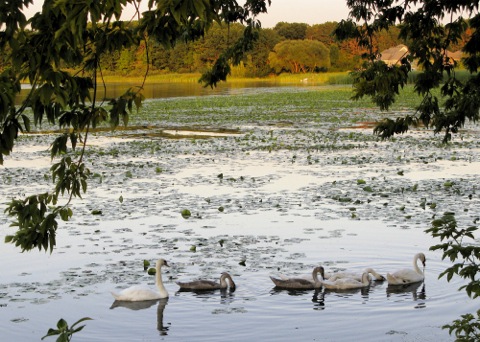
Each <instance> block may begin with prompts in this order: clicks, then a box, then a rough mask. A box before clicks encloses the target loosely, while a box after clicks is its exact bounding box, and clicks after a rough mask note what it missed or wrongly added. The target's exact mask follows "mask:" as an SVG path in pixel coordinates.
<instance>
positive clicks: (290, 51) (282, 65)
mask: <svg viewBox="0 0 480 342" xmlns="http://www.w3.org/2000/svg"><path fill="white" fill-rule="evenodd" d="M268 59H269V61H270V66H271V67H272V68H274V69H275V71H276V72H277V73H280V72H282V71H288V72H292V73H299V72H307V71H310V72H314V71H317V70H319V69H323V70H326V69H327V68H329V67H330V50H329V49H328V48H327V47H326V46H325V45H324V44H323V43H321V42H319V41H316V40H284V41H282V42H280V43H278V44H277V45H275V47H274V48H273V51H272V52H271V53H270V54H269V57H268Z"/></svg>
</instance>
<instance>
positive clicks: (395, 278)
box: [387, 253, 427, 285]
mask: <svg viewBox="0 0 480 342" xmlns="http://www.w3.org/2000/svg"><path fill="white" fill-rule="evenodd" d="M418 260H420V261H421V262H422V264H423V268H424V269H425V264H426V261H427V259H426V258H425V254H423V253H417V254H415V256H414V257H413V270H412V269H409V268H406V269H403V270H399V271H396V272H394V273H387V281H388V284H389V285H405V284H411V283H416V282H419V281H423V280H424V279H425V274H424V271H422V270H420V268H419V267H418V265H417V261H418Z"/></svg>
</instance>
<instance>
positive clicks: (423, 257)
mask: <svg viewBox="0 0 480 342" xmlns="http://www.w3.org/2000/svg"><path fill="white" fill-rule="evenodd" d="M418 258H419V259H420V261H421V262H422V265H423V267H425V266H426V265H427V258H426V257H425V254H423V253H418Z"/></svg>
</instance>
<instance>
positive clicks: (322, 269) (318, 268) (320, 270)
mask: <svg viewBox="0 0 480 342" xmlns="http://www.w3.org/2000/svg"><path fill="white" fill-rule="evenodd" d="M313 273H314V274H315V275H316V274H317V273H320V276H321V277H322V279H325V269H324V268H323V266H317V267H315V268H314V269H313ZM313 279H315V277H314V278H313Z"/></svg>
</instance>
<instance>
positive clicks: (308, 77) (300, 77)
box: [104, 72, 351, 84]
mask: <svg viewBox="0 0 480 342" xmlns="http://www.w3.org/2000/svg"><path fill="white" fill-rule="evenodd" d="M200 76H201V74H200V73H189V74H156V75H148V77H147V78H146V83H198V80H199V79H200ZM104 80H105V82H106V83H135V84H139V83H141V82H143V76H120V75H108V76H104ZM227 82H228V83H248V82H265V83H301V82H303V83H315V84H348V83H351V78H350V76H349V75H348V72H331V73H307V74H280V75H270V76H268V77H263V78H248V77H236V76H230V77H228V79H227Z"/></svg>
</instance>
